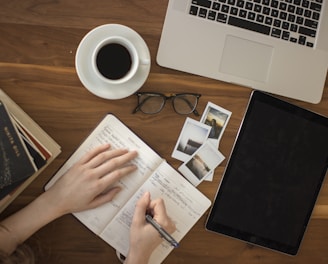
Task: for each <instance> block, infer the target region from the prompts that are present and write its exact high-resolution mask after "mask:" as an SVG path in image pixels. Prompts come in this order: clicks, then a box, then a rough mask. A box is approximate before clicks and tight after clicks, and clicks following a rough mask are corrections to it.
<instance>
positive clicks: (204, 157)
mask: <svg viewBox="0 0 328 264" xmlns="http://www.w3.org/2000/svg"><path fill="white" fill-rule="evenodd" d="M224 159H225V157H224V156H223V155H222V154H221V152H220V151H218V150H217V149H215V148H214V147H213V145H212V144H211V143H209V142H208V141H207V142H206V143H205V144H204V145H202V147H200V148H199V149H198V150H197V152H195V153H194V155H193V156H192V157H191V158H190V159H189V160H188V161H186V162H185V163H184V164H182V165H181V166H180V167H179V169H178V170H179V171H180V172H181V173H182V174H183V175H184V176H185V177H186V178H187V179H188V180H189V181H190V182H191V183H192V184H193V185H195V186H197V185H198V184H200V183H201V182H202V181H203V180H204V179H205V178H206V177H207V176H208V175H209V174H210V173H211V172H213V171H214V169H215V168H216V167H217V166H218V165H219V164H220V163H221V162H222V161H223V160H224Z"/></svg>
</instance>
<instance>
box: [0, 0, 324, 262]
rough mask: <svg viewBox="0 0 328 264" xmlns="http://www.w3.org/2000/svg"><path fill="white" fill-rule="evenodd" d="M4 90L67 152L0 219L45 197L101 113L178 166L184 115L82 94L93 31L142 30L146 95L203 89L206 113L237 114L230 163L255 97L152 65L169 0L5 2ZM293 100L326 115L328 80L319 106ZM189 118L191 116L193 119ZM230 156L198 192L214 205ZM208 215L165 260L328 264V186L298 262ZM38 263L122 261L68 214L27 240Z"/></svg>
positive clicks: (0, 65)
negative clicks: (82, 50) (82, 45)
mask: <svg viewBox="0 0 328 264" xmlns="http://www.w3.org/2000/svg"><path fill="white" fill-rule="evenodd" d="M0 3H1V8H0V36H1V37H0V50H1V52H0V87H1V88H2V89H3V90H4V91H5V92H6V93H7V94H8V95H9V96H10V97H11V98H12V99H13V100H15V102H16V103H17V104H18V105H20V106H21V107H22V108H23V109H24V110H25V111H26V112H27V113H28V114H29V115H30V116H31V117H32V118H33V119H34V120H35V121H36V122H37V123H38V124H39V125H40V126H41V127H42V128H43V129H44V130H45V131H46V132H47V133H48V134H50V135H51V136H52V137H53V138H54V139H55V140H56V141H57V142H58V143H59V144H60V145H61V147H62V153H61V155H60V156H59V158H57V159H56V160H55V162H53V164H51V165H50V166H49V168H47V170H46V171H45V172H44V173H42V174H41V175H40V177H39V178H38V179H37V180H35V181H34V182H33V183H32V184H31V185H30V186H29V187H28V188H27V189H26V190H25V191H24V192H23V193H22V194H21V195H20V196H19V197H18V198H17V199H16V200H15V201H14V202H13V203H12V204H11V205H10V206H9V207H8V208H7V209H6V210H5V211H4V212H3V213H2V215H1V216H0V217H1V218H4V217H6V216H7V215H9V214H11V213H13V212H15V211H17V210H19V209H20V208H22V207H23V206H24V205H26V204H28V203H29V202H30V201H32V200H33V199H34V198H35V197H37V196H38V195H39V194H40V193H41V192H42V191H43V186H44V184H45V183H46V182H47V181H48V180H49V179H50V177H51V176H52V175H53V174H54V172H55V171H56V170H57V169H58V168H59V167H60V166H61V164H62V163H63V162H64V161H65V160H66V159H67V158H68V157H69V156H70V154H71V153H72V152H73V151H74V150H75V149H76V148H77V147H78V146H79V144H80V143H81V141H82V140H83V139H84V138H85V137H86V136H87V135H88V134H89V133H90V132H91V130H92V129H93V128H94V127H95V126H96V124H97V123H98V122H99V121H100V120H101V119H102V118H103V116H104V115H105V114H106V113H108V112H112V113H114V114H115V115H117V116H118V117H119V118H120V119H121V120H122V121H123V122H125V123H126V125H128V126H129V127H130V128H131V129H132V130H133V131H135V133H136V134H138V135H139V136H140V137H141V138H142V139H143V140H144V141H145V142H147V143H148V144H149V145H150V146H151V147H152V148H153V149H155V150H156V151H157V152H158V153H159V154H160V155H161V156H163V157H164V158H165V159H167V160H168V161H169V163H171V164H172V165H173V166H174V167H175V168H177V167H178V166H179V165H180V162H178V161H177V160H174V159H173V158H171V153H172V150H173V148H174V145H175V143H176V140H177V138H178V136H179V133H180V130H181V128H182V125H183V123H184V121H185V118H186V117H185V116H180V115H177V114H176V113H175V112H174V111H173V109H172V106H171V105H170V104H167V105H166V107H165V109H164V110H163V111H162V112H161V113H160V114H157V115H152V116H149V115H144V114H141V113H137V114H131V112H132V110H133V109H134V107H135V106H136V103H137V102H136V98H135V97H134V96H130V97H127V98H125V99H121V100H106V99H102V98H99V97H96V96H94V95H93V94H91V93H90V92H89V91H88V90H86V89H85V88H84V87H83V85H82V84H81V82H80V81H79V79H78V76H77V74H76V71H75V65H74V60H75V53H76V49H77V47H78V44H79V42H80V41H81V39H82V38H83V37H84V35H85V34H86V33H87V32H88V31H90V30H91V29H93V28H94V27H96V26H99V25H102V24H109V23H119V24H124V25H126V26H129V27H131V28H133V29H134V30H136V31H137V32H138V33H139V34H140V35H141V36H142V37H143V38H144V40H145V41H146V43H147V45H148V46H149V49H150V52H151V63H152V65H151V71H150V75H149V78H148V79H147V81H146V82H145V84H144V85H143V87H142V88H141V91H154V92H167V93H168V92H197V93H201V94H202V97H201V98H200V102H199V105H198V107H197V109H198V111H199V112H200V113H202V112H203V110H204V108H205V106H206V104H207V102H209V101H211V102H213V103H215V104H217V105H220V106H221V107H223V108H226V109H228V110H229V111H231V112H232V117H231V119H230V122H229V124H228V126H227V128H226V131H225V133H224V135H223V137H222V139H221V143H220V147H219V149H220V151H221V152H222V153H223V154H224V155H225V156H226V157H229V155H230V152H231V149H232V146H233V143H234V140H235V137H236V134H237V131H238V128H239V126H240V123H241V120H242V117H243V114H244V112H245V108H246V105H247V102H248V99H249V96H250V94H251V90H250V89H248V88H244V87H240V86H237V85H233V84H228V83H224V82H220V81H216V80H211V79H207V78H203V77H199V76H195V75H191V74H187V73H183V72H179V71H174V70H170V69H166V68H163V67H160V66H159V65H157V64H156V59H155V58H156V53H157V49H158V44H159V40H160V34H161V29H162V25H163V21H164V17H165V12H166V7H167V0H166V1H164V0H159V1H149V0H147V1H146V0H130V1H124V0H110V1H100V0H95V1H86V0H79V1H77V0H69V1H64V0H24V1H23V0H11V1H4V0H0ZM284 99H286V100H287V101H289V102H292V103H295V104H297V105H299V106H302V107H305V108H307V109H310V110H313V111H315V112H318V113H320V114H323V115H325V116H328V83H327V81H326V84H325V90H324V94H323V98H322V101H321V102H320V103H319V104H316V105H314V104H309V103H304V102H300V101H296V100H292V99H288V98H284ZM190 117H192V118H193V116H190ZM226 163H227V159H226V160H225V161H224V162H223V164H221V165H220V167H218V168H217V169H216V171H215V176H214V179H213V181H212V182H203V183H202V184H201V185H200V186H199V189H200V190H201V191H202V192H203V193H204V194H205V195H206V196H208V197H209V198H210V199H211V200H213V198H214V196H215V193H216V190H217V188H218V184H219V182H220V179H221V177H222V174H223V171H224V168H225V165H226ZM206 217H207V214H205V215H204V216H203V217H202V218H201V220H200V221H199V222H198V223H197V224H196V225H195V227H194V228H193V229H192V230H191V232H190V233H188V235H187V236H186V237H185V238H184V239H183V240H182V242H181V246H180V247H179V248H178V249H176V250H174V251H173V252H172V253H171V254H170V255H169V257H168V258H167V259H166V260H165V263H170V264H171V263H172V264H174V263H202V264H207V263H221V264H248V263H252V264H276V263H280V264H291V263H297V264H308V263H316V264H323V263H328V248H327V245H328V182H327V180H326V181H325V182H324V184H323V188H322V190H321V192H320V195H319V198H318V201H317V204H316V207H315V210H314V213H313V216H312V218H311V221H310V223H309V226H308V229H307V231H306V234H305V236H304V240H303V243H302V245H301V248H300V252H299V254H298V255H297V256H296V257H290V256H286V255H283V254H280V253H276V252H273V251H269V250H267V249H263V248H260V247H256V246H252V245H248V244H246V243H244V242H241V241H238V240H234V239H231V238H228V237H225V236H221V235H218V234H213V233H210V232H208V231H206V230H205V228H204V224H205V220H206ZM28 243H29V244H31V245H32V246H33V248H34V249H35V252H36V254H37V256H38V258H39V262H38V263H48V264H51V263H56V264H57V263H65V264H66V263H67V264H68V263H70V264H72V263H73V264H74V263H79V264H83V263H99V264H102V263H119V261H118V260H117V258H116V255H115V251H114V250H113V249H112V248H111V247H110V246H108V245H107V244H106V243H105V242H103V241H102V240H101V239H99V238H98V237H96V236H95V235H94V234H93V233H91V231H89V230H88V229H87V228H85V227H84V226H83V225H82V224H80V223H79V222H78V221H77V220H76V219H75V218H74V217H73V216H72V215H67V216H64V217H62V218H60V219H58V220H56V221H54V222H53V223H51V224H49V225H48V226H46V227H44V228H42V229H41V230H40V231H39V232H37V233H36V234H35V235H34V236H33V237H32V238H31V239H30V240H29V241H28Z"/></svg>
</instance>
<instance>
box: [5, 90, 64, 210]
mask: <svg viewBox="0 0 328 264" xmlns="http://www.w3.org/2000/svg"><path fill="white" fill-rule="evenodd" d="M60 152H61V150H60V146H59V145H58V144H57V143H56V142H55V141H54V140H53V139H52V138H51V137H50V136H49V135H48V134H47V133H46V132H45V131H44V130H43V129H42V128H41V127H40V126H39V125H38V124H37V123H35V122H34V121H33V120H32V119H31V118H30V117H29V116H28V115H27V114H26V113H25V112H24V111H23V110H22V109H21V108H20V107H19V106H18V105H17V104H16V103H15V102H14V101H13V100H11V99H10V98H9V96H8V95H6V94H5V93H4V92H3V91H2V90H1V89H0V212H2V211H3V210H4V209H5V208H6V207H7V206H8V205H9V204H10V203H11V202H12V201H13V200H14V199H15V198H16V197H17V196H18V195H19V194H20V193H21V192H22V191H23V190H24V189H25V188H26V187H27V186H28V185H29V184H30V183H31V182H32V181H33V180H34V179H35V178H36V177H37V176H38V175H39V174H40V173H41V172H42V171H43V170H44V169H45V168H46V167H47V166H48V165H49V164H50V163H51V162H52V161H53V160H54V159H55V158H56V157H57V156H58V155H59V153H60Z"/></svg>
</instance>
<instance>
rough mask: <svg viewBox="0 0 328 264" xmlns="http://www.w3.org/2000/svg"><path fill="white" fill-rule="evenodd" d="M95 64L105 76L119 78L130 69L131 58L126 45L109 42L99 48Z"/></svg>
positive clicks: (111, 78) (113, 78) (112, 78)
mask: <svg viewBox="0 0 328 264" xmlns="http://www.w3.org/2000/svg"><path fill="white" fill-rule="evenodd" d="M96 65H97V68H98V70H99V72H100V73H101V74H102V75H103V76H104V77H105V78H107V79H110V80H119V79H122V78H123V77H124V76H125V75H127V74H128V72H129V71H130V69H131V66H132V59H131V55H130V52H129V51H128V49H127V48H126V47H124V46H123V45H121V44H119V43H109V44H106V45H104V46H103V47H101V48H100V49H99V51H98V53H97V57H96Z"/></svg>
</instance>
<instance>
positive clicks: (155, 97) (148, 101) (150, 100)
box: [139, 94, 166, 114]
mask: <svg viewBox="0 0 328 264" xmlns="http://www.w3.org/2000/svg"><path fill="white" fill-rule="evenodd" d="M165 101H166V98H165V97H164V96H161V95H159V94H141V95H140V96H139V105H140V110H141V112H143V113H145V114H156V113H158V112H159V111H161V110H162V108H163V106H164V104H165Z"/></svg>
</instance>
